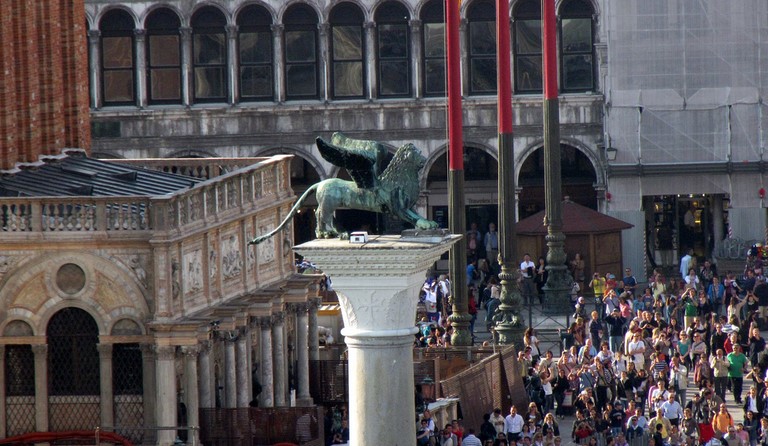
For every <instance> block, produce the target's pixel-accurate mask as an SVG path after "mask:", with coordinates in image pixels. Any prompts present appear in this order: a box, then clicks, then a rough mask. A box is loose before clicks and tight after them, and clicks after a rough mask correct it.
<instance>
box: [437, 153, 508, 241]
mask: <svg viewBox="0 0 768 446" xmlns="http://www.w3.org/2000/svg"><path fill="white" fill-rule="evenodd" d="M498 166H499V165H498V162H497V161H496V159H495V158H494V157H493V156H491V155H490V154H489V153H488V152H486V151H485V150H483V149H480V148H476V147H465V148H464V204H465V208H466V218H467V228H470V227H471V225H472V223H475V224H477V227H478V228H479V229H480V231H482V232H483V233H484V232H485V231H487V230H488V224H489V223H496V224H498V222H497V218H498V201H499V200H498V177H499V167H498ZM427 190H428V191H429V214H430V215H429V217H430V218H431V219H433V220H435V221H436V222H437V223H438V224H439V225H440V227H441V228H447V227H448V205H449V203H448V161H447V153H446V152H444V153H443V154H442V155H440V156H439V157H438V158H437V159H436V160H435V162H434V163H432V165H431V166H430V169H429V172H428V173H427Z"/></svg>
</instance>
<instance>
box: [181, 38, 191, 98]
mask: <svg viewBox="0 0 768 446" xmlns="http://www.w3.org/2000/svg"><path fill="white" fill-rule="evenodd" d="M179 32H180V33H181V103H182V104H184V105H186V106H189V105H192V97H193V86H192V28H190V27H188V26H182V27H181V28H179Z"/></svg>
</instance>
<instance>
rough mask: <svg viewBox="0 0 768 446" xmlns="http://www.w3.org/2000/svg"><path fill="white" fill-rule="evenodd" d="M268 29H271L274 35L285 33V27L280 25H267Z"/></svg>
mask: <svg viewBox="0 0 768 446" xmlns="http://www.w3.org/2000/svg"><path fill="white" fill-rule="evenodd" d="M269 29H271V30H272V32H273V33H274V34H275V35H282V34H283V32H284V31H285V25H282V24H280V23H275V24H272V25H269Z"/></svg>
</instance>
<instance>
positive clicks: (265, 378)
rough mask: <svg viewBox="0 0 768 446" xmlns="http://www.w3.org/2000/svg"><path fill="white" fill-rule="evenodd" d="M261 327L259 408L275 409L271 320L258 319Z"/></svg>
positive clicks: (265, 318)
mask: <svg viewBox="0 0 768 446" xmlns="http://www.w3.org/2000/svg"><path fill="white" fill-rule="evenodd" d="M259 325H260V326H261V389H262V390H261V395H259V407H275V389H274V371H273V365H272V364H273V362H272V318H271V317H270V316H264V317H261V318H259Z"/></svg>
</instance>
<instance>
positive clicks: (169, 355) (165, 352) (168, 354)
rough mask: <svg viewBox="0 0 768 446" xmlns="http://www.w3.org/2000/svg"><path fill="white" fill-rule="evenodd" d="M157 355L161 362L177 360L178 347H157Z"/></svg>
mask: <svg viewBox="0 0 768 446" xmlns="http://www.w3.org/2000/svg"><path fill="white" fill-rule="evenodd" d="M155 355H157V359H158V360H160V361H168V360H171V359H176V346H175V345H156V346H155Z"/></svg>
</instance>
